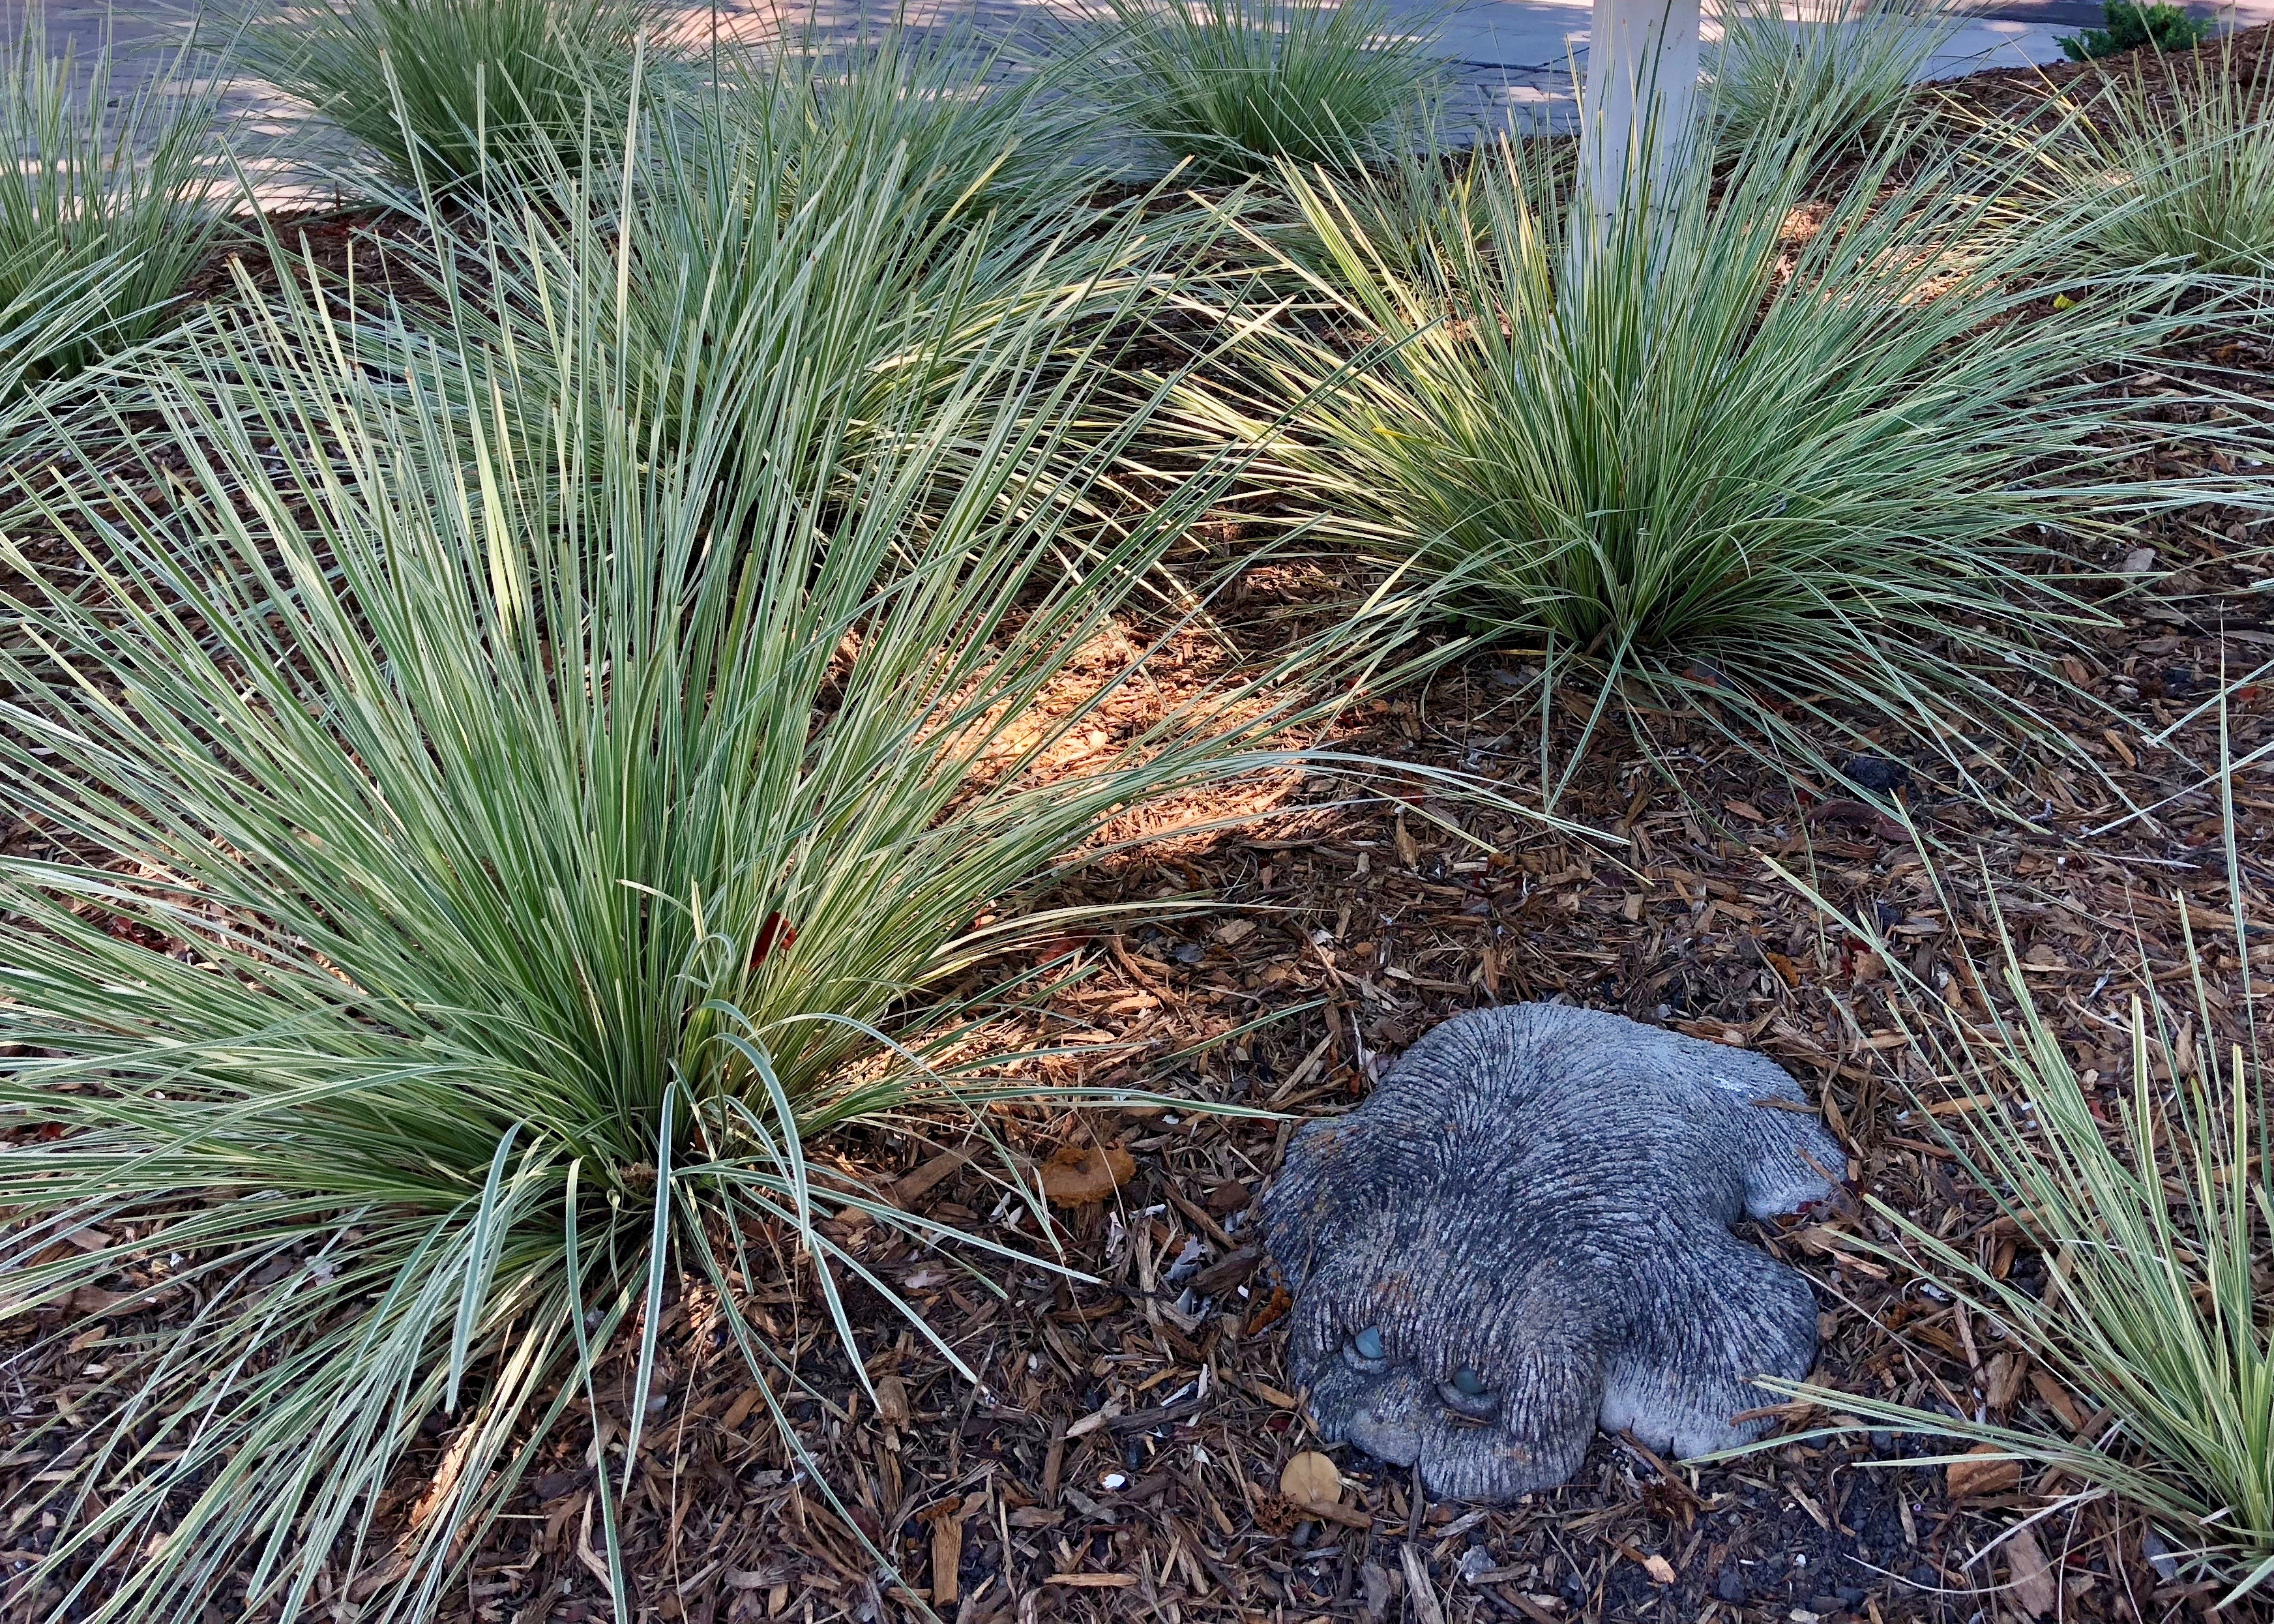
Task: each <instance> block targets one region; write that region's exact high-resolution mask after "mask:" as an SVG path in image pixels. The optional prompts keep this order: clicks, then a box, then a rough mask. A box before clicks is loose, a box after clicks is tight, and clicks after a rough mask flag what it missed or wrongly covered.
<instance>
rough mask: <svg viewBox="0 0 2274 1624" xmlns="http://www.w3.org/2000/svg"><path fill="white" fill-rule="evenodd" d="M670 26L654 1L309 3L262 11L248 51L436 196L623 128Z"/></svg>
mask: <svg viewBox="0 0 2274 1624" xmlns="http://www.w3.org/2000/svg"><path fill="white" fill-rule="evenodd" d="M666 15H667V14H666V11H664V9H663V8H662V7H661V6H660V5H659V4H656V3H655V0H311V4H306V5H295V6H293V7H292V8H290V10H289V11H284V10H281V9H280V10H275V11H256V12H255V13H254V15H253V16H252V19H251V20H250V21H249V22H248V24H247V25H246V26H245V28H244V30H243V32H242V34H241V35H240V44H239V49H240V50H241V51H242V53H243V55H244V56H245V60H246V62H247V64H249V65H250V66H251V67H252V69H253V70H254V71H257V72H258V73H260V76H261V77H262V78H264V79H267V80H269V81H270V82H271V83H273V84H275V86H278V88H280V89H282V90H283V91H284V92H285V93H286V94H289V95H291V96H293V97H296V98H297V99H298V100H299V101H301V102H305V103H306V104H307V105H308V106H309V107H311V108H312V109H314V110H315V111H316V112H317V113H318V114H319V115H320V116H321V117H324V118H326V119H328V120H329V121H330V122H331V123H333V124H336V125H337V126H338V127H339V128H340V129H342V130H343V131H345V132H347V133H348V134H349V135H350V136H351V137H353V138H354V139H356V140H357V141H358V142H359V143H360V144H361V145H362V146H363V147H365V148H366V149H367V150H368V151H369V152H370V153H371V154H373V155H374V156H375V157H376V158H377V159H378V160H379V162H380V167H381V169H382V170H383V171H384V173H385V174H386V175H387V176H388V177H391V178H392V179H393V181H394V182H395V183H396V184H402V185H416V184H420V183H422V182H423V183H424V184H428V185H433V186H438V187H440V186H448V185H451V184H458V183H464V182H469V181H473V180H478V179H480V178H482V177H496V178H499V179H508V180H509V179H517V178H521V177H527V176H530V175H532V174H541V173H542V172H544V170H545V169H546V168H547V167H548V166H550V165H552V164H554V163H558V162H574V161H575V160H576V156H577V154H579V153H580V152H581V151H582V150H583V149H584V147H586V146H587V145H589V143H590V141H591V132H592V127H593V125H594V124H595V122H596V121H597V123H598V124H599V125H600V126H601V127H602V128H603V129H605V128H606V127H607V126H608V125H609V124H611V123H612V122H614V124H615V125H616V127H617V128H619V129H621V118H622V112H623V106H624V98H623V87H624V86H626V85H627V84H629V82H630V79H631V76H632V69H633V63H634V59H635V58H636V56H638V55H639V54H640V52H641V50H642V49H643V46H642V41H644V40H652V39H655V38H658V37H659V36H660V35H661V34H662V29H661V27H660V25H661V24H662V23H663V21H664V20H665V19H666ZM648 49H650V50H651V51H652V47H650V48H648Z"/></svg>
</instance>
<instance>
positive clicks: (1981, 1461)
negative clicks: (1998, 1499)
mask: <svg viewBox="0 0 2274 1624" xmlns="http://www.w3.org/2000/svg"><path fill="white" fill-rule="evenodd" d="M2002 1453H2003V1451H2002V1450H2000V1449H1999V1447H1998V1446H1997V1445H1996V1444H1977V1445H1976V1446H1975V1447H1973V1448H1971V1449H1969V1450H1968V1451H1967V1452H1966V1455H1965V1458H1964V1459H1962V1460H1956V1461H1953V1462H1951V1463H1950V1472H1949V1479H1950V1498H1951V1499H1953V1500H1965V1499H1968V1498H1969V1497H1970V1496H1973V1495H1977V1494H2010V1493H2011V1492H2013V1491H2014V1490H2015V1489H2017V1488H2019V1487H2021V1486H2022V1463H2021V1462H2019V1461H2012V1460H1999V1459H1997V1458H1996V1457H1997V1456H1998V1455H2000V1454H2002Z"/></svg>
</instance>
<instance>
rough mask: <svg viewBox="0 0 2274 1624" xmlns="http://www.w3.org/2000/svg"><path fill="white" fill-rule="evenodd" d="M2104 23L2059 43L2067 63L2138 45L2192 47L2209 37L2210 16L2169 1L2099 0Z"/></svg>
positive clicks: (2111, 53) (2187, 48) (2121, 50)
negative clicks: (2191, 13)
mask: <svg viewBox="0 0 2274 1624" xmlns="http://www.w3.org/2000/svg"><path fill="white" fill-rule="evenodd" d="M2100 14H2101V17H2102V19H2104V21H2105V25H2106V26H2104V27H2099V28H2087V29H2086V30H2085V31H2084V32H2083V33H2082V34H2072V35H2071V36H2069V37H2068V38H2067V39H2065V40H2063V41H2061V42H2060V48H2061V50H2062V52H2063V53H2064V54H2065V55H2067V57H2068V59H2069V60H2070V61H2071V62H2090V61H2092V60H2094V59H2095V58H2097V57H2100V56H2118V55H2120V54H2121V53H2123V52H2125V51H2128V50H2137V49H2140V47H2142V45H2152V46H2154V47H2155V48H2156V49H2157V50H2159V51H2174V50H2192V49H2195V47H2196V46H2198V45H2200V44H2202V42H2203V41H2205V40H2207V39H2209V38H2210V31H2211V28H2212V26H2213V25H2212V23H2211V19H2210V18H2208V17H2190V16H2188V15H2187V13H2186V12H2185V11H2181V10H2180V8H2179V7H2178V6H2176V5H2172V4H2169V0H2157V4H2154V5H2142V4H2139V3H2138V0H2102V4H2101V8H2100Z"/></svg>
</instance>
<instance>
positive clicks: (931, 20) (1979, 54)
mask: <svg viewBox="0 0 2274 1624" xmlns="http://www.w3.org/2000/svg"><path fill="white" fill-rule="evenodd" d="M26 3H27V0H0V24H4V25H5V26H7V27H9V28H10V29H11V31H12V30H13V29H14V28H15V27H17V26H19V25H20V22H21V19H22V18H23V16H24V13H25V9H26ZM1803 3H1804V4H1807V5H1808V6H1809V8H1810V12H1809V14H1811V15H1816V16H1821V15H1823V14H1824V13H1823V12H1822V11H1820V10H1818V9H1817V8H1818V7H1819V6H1820V5H1822V4H1826V0H1786V4H1787V15H1788V17H1797V16H1799V15H1801V12H1800V11H1797V10H1796V9H1795V8H1796V5H1797V4H1803ZM892 4H893V0H719V3H718V4H715V5H713V4H699V5H697V4H682V5H681V6H680V7H679V8H678V10H677V11H676V13H675V15H676V18H677V26H675V27H674V29H673V31H672V32H673V33H674V34H676V35H677V36H678V37H680V38H681V39H682V40H684V41H687V42H688V43H690V44H693V43H699V42H702V41H707V40H709V39H710V38H711V37H712V34H713V31H714V29H715V30H716V31H717V32H718V34H719V36H720V37H723V38H729V39H732V38H747V37H750V36H751V35H753V34H758V33H762V32H764V30H765V28H766V26H767V25H768V24H769V23H770V22H772V21H775V20H778V19H790V20H793V21H794V23H802V24H806V25H807V26H810V27H811V28H812V31H813V33H814V34H816V35H817V36H818V37H820V38H822V39H828V38H831V37H842V38H852V37H856V36H858V35H859V34H862V32H864V31H865V30H867V29H869V28H873V27H874V26H875V25H876V24H877V20H878V19H882V18H886V17H889V16H890V15H891V14H892ZM1390 9H1391V11H1392V13H1393V15H1395V16H1397V17H1398V18H1399V19H1401V20H1408V19H1410V21H1411V23H1412V25H1413V26H1421V25H1423V24H1424V23H1426V22H1427V21H1429V20H1430V19H1437V18H1442V28H1441V33H1440V40H1441V43H1442V49H1443V51H1444V54H1445V56H1446V58H1447V61H1448V64H1449V66H1450V68H1451V70H1452V73H1453V76H1454V79H1455V80H1456V82H1457V86H1458V88H1457V94H1456V96H1455V97H1454V99H1453V102H1452V104H1451V105H1450V107H1449V109H1447V111H1448V117H1449V118H1450V119H1452V120H1453V121H1455V122H1456V123H1457V124H1465V125H1474V126H1480V127H1491V126H1494V125H1496V124H1500V123H1502V121H1504V120H1506V121H1512V122H1513V123H1515V124H1517V127H1518V128H1525V129H1539V128H1556V127H1562V126H1568V124H1570V120H1571V117H1572V116H1573V115H1574V113H1575V112H1576V104H1575V97H1574V94H1573V78H1572V76H1573V73H1574V71H1575V70H1576V71H1585V62H1586V50H1587V24H1588V11H1589V5H1588V0H1460V4H1457V6H1456V9H1454V10H1453V11H1451V13H1450V14H1449V15H1443V14H1442V13H1441V11H1439V9H1438V8H1437V7H1436V6H1435V5H1434V4H1432V0H1390ZM1712 9H1713V8H1712V5H1711V3H1710V0H1709V4H1708V7H1707V10H1708V19H1707V21H1706V37H1707V39H1708V41H1711V40H1712V39H1713V37H1714V34H1715V32H1716V30H1715V27H1714V25H1713V20H1712V17H1711V12H1712ZM2196 9H2197V10H2201V9H2202V8H2201V7H2200V6H2199V7H2197V8H2196ZM46 10H47V14H48V19H49V22H48V26H49V39H50V41H51V43H52V44H55V45H60V44H62V43H63V42H64V41H65V40H69V41H72V43H73V44H74V45H75V46H76V48H77V49H78V50H79V54H80V56H81V57H82V59H84V58H85V57H87V56H89V55H91V54H92V53H93V52H94V50H96V49H100V46H101V43H102V38H103V34H104V32H105V28H106V26H108V27H109V30H110V32H111V33H112V34H113V37H114V39H115V41H116V48H117V52H118V54H119V56H120V57H121V58H122V59H123V60H122V63H121V73H120V78H121V80H122V81H125V82H131V75H132V64H154V63H156V62H157V61H160V60H162V57H163V55H164V53H165V52H166V51H167V50H168V49H170V44H171V42H172V41H177V40H178V39H179V38H180V37H181V34H182V30H183V29H184V28H185V27H186V26H189V24H190V22H191V21H192V18H193V17H194V15H195V12H194V11H193V9H192V7H190V6H189V5H186V4H175V3H173V0H119V3H118V4H108V5H107V4H102V0H48V4H47V7H46ZM899 10H900V15H902V16H903V17H904V18H906V19H907V21H908V23H909V24H910V25H911V26H915V27H916V28H919V29H922V30H925V31H930V30H933V29H942V30H945V29H951V28H958V27H965V28H968V27H972V26H975V27H976V28H977V29H978V30H980V31H981V32H982V33H983V34H988V35H992V36H996V37H999V38H1006V39H1020V38H1024V39H1027V40H1028V41H1036V40H1038V39H1039V38H1040V37H1041V36H1042V35H1043V34H1045V33H1046V32H1047V30H1049V29H1050V28H1053V27H1056V28H1065V27H1068V26H1071V27H1073V28H1074V29H1076V30H1077V31H1079V30H1080V29H1081V28H1082V27H1083V26H1085V23H1084V12H1083V10H1082V6H1081V0H905V4H901V5H900V7H899ZM215 14H216V15H220V14H222V13H215ZM2218 16H2219V19H2220V21H2221V23H2222V25H2223V26H2235V27H2248V26H2253V25H2255V24H2257V23H2262V22H2266V21H2270V20H2274V0H2239V3H2238V4H2234V5H2232V6H2228V7H2225V8H2223V9H2221V11H2219V12H2218ZM2100 20H2101V11H2100V6H2099V4H2098V3H2097V0H1987V4H1985V5H1984V9H1982V10H1981V11H1978V12H1977V14H1976V15H1975V16H1974V17H1973V18H1972V19H1970V20H1969V21H1968V22H1967V23H1966V24H1965V25H1964V26H1962V27H1961V28H1960V29H1959V30H1958V31H1957V32H1956V34H1954V36H1953V37H1952V38H1951V39H1949V40H1948V41H1946V42H1945V44H1944V45H1943V47H1942V49H1939V50H1938V51H1937V52H1936V53H1935V54H1934V56H1933V57H1932V59H1931V63H1930V64H1929V66H1928V69H1927V71H1926V73H1925V74H1924V77H1925V78H1927V79H1952V78H1956V77H1959V76H1961V75H1963V74H1967V73H1972V72H1977V71H1981V70H1983V69H1985V68H2010V67H2021V66H2025V65H2028V64H2044V63H2053V62H2059V61H2061V60H2062V59H2063V58H2062V56H2061V51H2060V47H2059V40H2060V38H2061V37H2062V36H2064V35H2067V34H2074V33H2075V32H2076V31H2077V30H2078V29H2079V28H2080V27H2085V26H2094V25H2097V23H2099V21H2100ZM1793 26H1795V27H1796V28H1798V27H1803V26H1808V25H1806V24H1803V23H1798V22H1796V23H1795V24H1794V25H1793ZM230 110H231V112H233V113H236V114H238V115H240V116H242V117H245V119H246V120H247V121H248V122H247V125H246V132H247V134H248V135H250V136H252V137H253V138H255V139H259V138H260V136H261V135H263V134H264V133H265V132H272V131H281V130H282V129H283V128H284V127H285V126H286V124H287V123H288V121H289V120H290V118H291V117H292V109H291V108H290V105H289V104H287V103H286V102H284V101H283V100H282V98H281V97H280V96H278V95H277V94H276V93H275V91H274V90H273V89H271V88H270V87H269V86H265V85H262V84H260V83H259V82H257V81H254V82H247V83H241V84H239V85H238V86H237V87H236V88H235V90H234V91H233V92H232V94H231V97H230Z"/></svg>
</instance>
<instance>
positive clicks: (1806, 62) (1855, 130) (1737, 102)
mask: <svg viewBox="0 0 2274 1624" xmlns="http://www.w3.org/2000/svg"><path fill="white" fill-rule="evenodd" d="M1719 17H1720V21H1721V41H1720V42H1719V43H1718V44H1717V45H1716V46H1715V47H1714V49H1713V56H1712V78H1713V89H1712V93H1711V96H1710V98H1709V101H1708V103H1707V105H1708V109H1709V116H1710V117H1712V118H1713V124H1714V139H1715V140H1716V142H1717V143H1718V144H1719V145H1720V147H1721V149H1722V150H1723V151H1724V152H1735V151H1737V150H1738V149H1740V148H1742V147H1744V146H1745V145H1746V144H1747V143H1748V142H1752V141H1755V140H1758V139H1760V138H1761V137H1762V136H1764V135H1773V134H1778V133H1789V132H1792V131H1794V130H1795V129H1797V128H1803V127H1804V128H1806V129H1807V130H1808V132H1809V133H1810V134H1811V138H1812V139H1814V140H1815V141H1816V142H1817V143H1818V145H1819V147H1820V148H1821V149H1823V150H1826V151H1834V150H1837V149H1840V148H1843V147H1849V146H1852V145H1854V144H1855V143H1856V142H1857V141H1859V140H1870V139H1876V138H1877V137H1878V136H1879V135H1881V134H1883V133H1885V132H1886V129H1887V127H1888V126H1889V124H1892V123H1893V122H1894V120H1895V119H1896V118H1898V117H1900V116H1901V114H1902V112H1903V111H1904V110H1905V109H1907V108H1908V107H1909V105H1910V103H1911V101H1912V99H1913V96H1914V94H1916V92H1915V89H1914V86H1915V85H1916V82H1917V81H1918V79H1920V78H1921V77H1922V76H1923V75H1924V73H1925V72H1926V71H1927V68H1928V66H1929V64H1931V63H1932V61H1933V60H1934V56H1935V53H1936V52H1938V51H1939V50H1940V49H1942V47H1943V46H1944V45H1945V44H1946V42H1947V41H1949V39H1950V38H1951V36H1952V35H1953V34H1955V33H1956V32H1957V30H1958V28H1959V26H1960V25H1961V24H1962V22H1963V21H1964V13H1963V11H1961V10H1960V9H1959V8H1958V7H1956V6H1954V5H1952V4H1948V0H1866V4H1864V6H1863V7H1862V8H1861V9H1860V10H1855V9H1851V8H1850V7H1849V6H1848V5H1846V4H1839V5H1826V6H1823V7H1821V8H1817V9H1815V10H1814V11H1811V8H1803V12H1802V15H1801V17H1800V19H1798V20H1797V21H1796V22H1794V21H1788V20H1787V19H1786V17H1785V13H1784V8H1783V6H1782V5H1781V4H1774V3H1773V0H1729V3H1728V4H1724V5H1722V6H1721V8H1720V12H1719Z"/></svg>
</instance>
